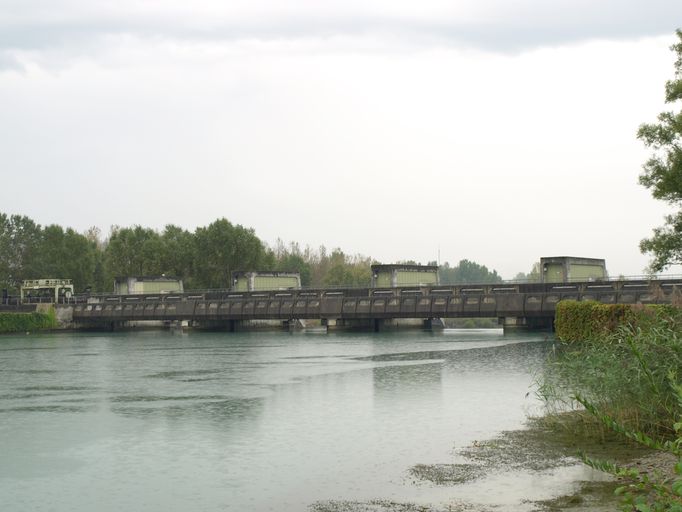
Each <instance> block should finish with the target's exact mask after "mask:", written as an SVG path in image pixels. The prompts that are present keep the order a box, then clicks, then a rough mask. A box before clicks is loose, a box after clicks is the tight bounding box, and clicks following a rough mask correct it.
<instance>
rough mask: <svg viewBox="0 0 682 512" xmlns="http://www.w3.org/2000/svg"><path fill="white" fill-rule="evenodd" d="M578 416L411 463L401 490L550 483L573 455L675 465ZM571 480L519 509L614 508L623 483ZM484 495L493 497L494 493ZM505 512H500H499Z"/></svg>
mask: <svg viewBox="0 0 682 512" xmlns="http://www.w3.org/2000/svg"><path fill="white" fill-rule="evenodd" d="M589 424H590V422H589V419H588V418H586V417H585V416H584V415H583V413H578V412H576V413H570V414H562V415H550V416H547V417H542V418H533V419H530V420H529V421H528V423H527V425H526V427H527V428H525V429H522V430H513V431H505V432H502V433H500V434H499V435H498V436H496V437H494V438H492V439H487V440H481V441H475V442H474V443H472V444H471V445H469V446H466V447H464V448H462V449H460V450H457V451H456V453H455V456H456V459H457V462H456V463H443V464H416V465H414V466H413V467H411V468H410V469H409V470H408V471H407V477H406V485H412V486H432V487H433V488H450V489H452V490H453V491H457V489H461V488H465V487H466V486H469V487H472V486H479V487H480V486H481V484H483V487H484V488H485V486H486V485H488V484H487V482H491V483H492V482H495V481H498V480H506V481H507V482H513V481H514V476H515V475H516V476H517V477H518V478H519V479H522V478H524V476H525V475H531V476H532V478H536V479H547V480H550V481H551V480H556V479H557V478H559V479H561V478H562V475H566V474H572V472H575V471H576V470H580V469H581V468H582V469H584V468H585V467H584V464H583V462H582V460H581V458H580V456H579V452H589V453H590V454H593V455H594V456H598V457H601V458H605V459H609V460H612V461H614V462H616V463H618V464H619V465H621V466H623V467H626V468H636V469H639V470H640V471H647V472H649V473H652V474H653V473H654V472H661V473H664V474H667V475H670V474H671V473H672V471H673V466H674V459H672V458H670V457H668V456H665V455H663V456H662V455H661V454H660V453H657V452H654V451H652V450H650V449H647V448H644V447H642V446H640V445H637V444H636V443H632V442H628V441H624V440H623V439H622V438H621V437H619V436H617V435H616V434H614V433H610V432H604V433H603V435H600V434H597V433H595V431H594V430H593V429H592V428H591V427H589ZM585 477H586V478H584V479H582V480H581V479H577V480H576V481H575V482H574V485H573V487H572V490H571V492H567V493H560V494H559V495H557V496H554V497H552V498H548V499H534V500H527V501H525V503H524V505H523V510H529V511H537V512H557V511H571V512H588V511H590V512H594V511H597V512H600V511H604V512H605V511H611V510H615V509H617V508H618V505H619V501H620V500H619V497H618V496H616V495H615V494H614V491H615V490H616V488H617V487H618V486H620V485H622V481H621V480H619V479H618V478H615V477H611V476H609V475H608V474H606V473H601V472H597V471H593V472H589V471H588V472H586V473H585ZM488 492H491V493H495V492H496V490H495V489H494V488H492V487H491V488H490V489H488ZM499 509H500V506H498V505H495V504H481V503H477V502H469V501H466V500H461V499H456V500H450V501H448V502H447V503H444V504H442V505H437V504H432V505H423V504H418V503H399V502H394V501H390V500H370V501H367V502H359V501H324V502H318V503H315V504H314V505H312V506H311V510H312V511H313V512H395V511H399V512H445V511H448V512H450V511H462V512H464V511H467V512H491V511H492V510H499ZM505 510H506V509H505Z"/></svg>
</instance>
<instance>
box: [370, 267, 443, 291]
mask: <svg viewBox="0 0 682 512" xmlns="http://www.w3.org/2000/svg"><path fill="white" fill-rule="evenodd" d="M434 284H439V281H438V267H437V266H436V265H402V264H393V265H372V287H373V288H394V287H396V286H421V285H424V286H428V285H434Z"/></svg>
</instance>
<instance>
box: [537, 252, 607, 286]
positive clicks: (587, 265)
mask: <svg viewBox="0 0 682 512" xmlns="http://www.w3.org/2000/svg"><path fill="white" fill-rule="evenodd" d="M540 275H541V281H542V282H543V283H568V282H570V281H598V280H600V279H606V278H608V274H607V272H606V261H605V260H602V259H597V258H576V257H573V256H553V257H548V258H540Z"/></svg>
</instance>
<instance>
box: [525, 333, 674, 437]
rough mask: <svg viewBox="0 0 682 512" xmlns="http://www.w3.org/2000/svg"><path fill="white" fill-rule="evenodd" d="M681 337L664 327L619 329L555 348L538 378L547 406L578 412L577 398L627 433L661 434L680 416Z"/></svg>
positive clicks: (670, 427) (539, 388)
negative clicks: (611, 419)
mask: <svg viewBox="0 0 682 512" xmlns="http://www.w3.org/2000/svg"><path fill="white" fill-rule="evenodd" d="M679 372H682V334H681V333H680V332H679V331H678V330H673V329H671V328H670V327H667V326H659V327H651V328H649V329H647V330H646V331H642V330H641V329H633V328H631V327H629V326H621V327H619V328H617V329H616V331H615V332H613V333H610V334H607V335H603V336H597V337H595V338H592V339H588V340H585V341H583V342H581V343H572V344H570V345H560V346H559V347H558V348H557V349H556V352H555V354H554V357H552V358H551V360H550V361H548V363H547V367H546V368H545V370H544V371H543V373H542V375H541V376H540V378H539V386H538V393H539V395H540V396H541V397H542V398H544V399H545V401H546V403H547V404H548V406H549V407H550V408H554V409H558V410H562V409H563V410H565V409H567V408H568V409H571V408H579V407H580V405H579V404H578V402H577V401H576V400H575V397H576V396H581V397H583V398H584V399H585V400H587V401H588V402H590V403H591V404H594V406H595V407H596V408H598V409H599V410H600V411H602V412H603V413H605V414H608V415H609V416H611V417H612V418H613V419H614V420H616V421H618V422H619V423H621V424H623V425H624V426H626V427H627V428H629V429H631V430H638V431H643V432H649V433H652V434H657V435H662V436H664V437H666V436H672V435H674V432H673V429H672V425H673V424H674V423H675V422H676V420H677V418H678V416H679V414H680V406H679V403H678V401H677V396H676V392H675V383H676V382H677V381H678V373H679Z"/></svg>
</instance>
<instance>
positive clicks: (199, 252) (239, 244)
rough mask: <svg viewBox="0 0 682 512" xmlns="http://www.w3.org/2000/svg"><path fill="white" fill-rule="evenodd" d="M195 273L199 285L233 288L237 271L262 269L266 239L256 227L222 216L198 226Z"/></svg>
mask: <svg viewBox="0 0 682 512" xmlns="http://www.w3.org/2000/svg"><path fill="white" fill-rule="evenodd" d="M195 236H196V246H195V247H196V252H195V258H194V261H195V274H196V279H197V284H198V285H199V286H202V287H206V288H229V287H230V285H231V284H232V283H231V273H232V272H233V271H235V270H258V269H259V267H260V265H261V264H262V263H263V262H264V261H265V260H266V251H265V246H264V245H263V242H261V241H260V239H259V238H258V237H257V236H256V234H255V232H254V230H253V229H247V228H245V227H243V226H241V225H236V226H234V225H232V224H231V223H230V222H229V221H228V220H227V219H224V218H223V219H218V220H216V221H215V222H213V223H211V224H209V225H208V226H207V227H205V228H197V230H196V233H195Z"/></svg>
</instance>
